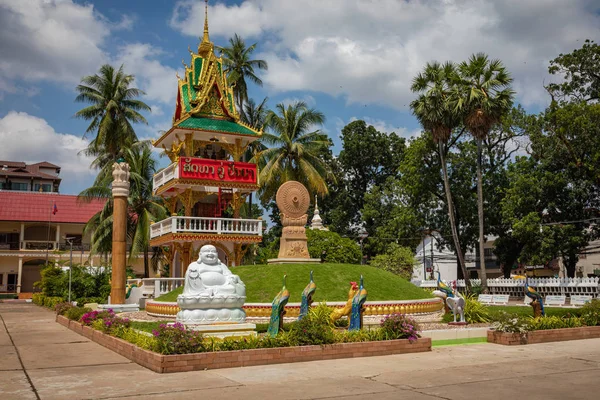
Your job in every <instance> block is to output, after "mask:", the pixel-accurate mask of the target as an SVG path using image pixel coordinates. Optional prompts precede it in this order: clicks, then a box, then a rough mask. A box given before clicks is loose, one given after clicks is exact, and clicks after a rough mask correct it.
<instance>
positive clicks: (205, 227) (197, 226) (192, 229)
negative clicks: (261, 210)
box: [150, 217, 262, 238]
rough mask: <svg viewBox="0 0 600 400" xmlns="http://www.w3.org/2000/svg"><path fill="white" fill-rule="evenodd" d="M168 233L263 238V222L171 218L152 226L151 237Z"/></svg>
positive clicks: (258, 220)
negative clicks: (237, 235)
mask: <svg viewBox="0 0 600 400" xmlns="http://www.w3.org/2000/svg"><path fill="white" fill-rule="evenodd" d="M167 233H214V234H219V235H220V234H240V235H257V236H262V220H260V219H240V218H208V217H170V218H167V219H164V220H162V221H160V222H157V223H155V224H152V226H151V227H150V237H151V238H156V237H159V236H162V235H166V234H167Z"/></svg>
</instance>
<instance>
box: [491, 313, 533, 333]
mask: <svg viewBox="0 0 600 400" xmlns="http://www.w3.org/2000/svg"><path fill="white" fill-rule="evenodd" d="M494 328H495V329H496V330H497V331H499V332H506V333H520V334H525V333H527V332H528V331H529V329H530V327H529V322H528V320H527V318H524V317H519V316H517V315H511V314H507V313H505V312H502V313H500V314H499V315H498V320H497V321H496V322H495V323H494Z"/></svg>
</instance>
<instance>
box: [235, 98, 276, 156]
mask: <svg viewBox="0 0 600 400" xmlns="http://www.w3.org/2000/svg"><path fill="white" fill-rule="evenodd" d="M268 100H269V98H268V97H265V98H264V99H263V101H262V102H261V103H260V104H258V105H257V104H256V102H255V101H254V99H248V101H247V102H246V103H245V104H244V108H243V110H241V111H240V114H241V115H240V116H241V118H242V121H243V122H244V123H246V124H248V125H250V126H251V127H252V128H254V129H257V130H263V129H264V127H265V123H266V121H267V115H268V111H269V110H268V109H267V101H268ZM264 149H266V147H265V146H264V145H263V144H262V142H261V141H260V140H255V141H254V142H252V143H250V144H249V145H248V148H247V149H246V154H244V159H245V160H250V159H252V158H253V157H254V156H255V155H256V154H258V153H259V152H260V151H262V150H264Z"/></svg>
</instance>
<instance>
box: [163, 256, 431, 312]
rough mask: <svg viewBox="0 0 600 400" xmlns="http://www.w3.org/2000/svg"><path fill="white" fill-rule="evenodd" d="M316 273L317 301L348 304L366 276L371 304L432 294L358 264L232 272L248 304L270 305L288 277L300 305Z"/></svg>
mask: <svg viewBox="0 0 600 400" xmlns="http://www.w3.org/2000/svg"><path fill="white" fill-rule="evenodd" d="M311 270H313V271H314V272H313V277H314V281H315V283H316V284H317V291H316V292H315V297H314V301H316V302H319V301H346V300H348V290H349V289H350V281H354V282H357V283H358V281H359V280H360V275H361V274H362V275H363V276H364V285H365V289H367V292H368V298H367V300H368V301H374V300H413V299H428V298H432V297H433V296H432V295H431V293H429V292H427V291H425V290H423V289H421V288H418V287H416V286H415V285H413V284H412V283H410V282H408V281H407V280H405V279H403V278H400V277H399V276H397V275H394V274H392V273H390V272H387V271H383V270H380V269H377V268H373V267H369V266H366V265H355V264H276V265H246V266H241V267H233V268H232V269H231V271H232V272H233V273H234V274H236V275H239V276H240V278H241V279H242V281H244V283H245V284H246V296H247V299H246V302H248V303H270V302H272V301H273V298H274V297H275V296H276V295H277V293H278V292H279V290H281V285H282V278H283V275H284V274H287V288H288V290H289V291H290V300H289V301H290V302H291V303H295V302H298V303H299V302H300V301H301V296H302V290H303V289H304V287H305V286H306V285H307V284H308V282H309V280H310V276H309V274H310V271H311ZM182 291H183V288H179V289H176V290H174V291H172V292H170V293H167V294H165V295H163V296H160V297H158V298H157V299H156V300H158V301H177V296H178V295H179V294H181V292H182Z"/></svg>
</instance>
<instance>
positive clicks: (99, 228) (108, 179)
mask: <svg viewBox="0 0 600 400" xmlns="http://www.w3.org/2000/svg"><path fill="white" fill-rule="evenodd" d="M124 159H125V161H126V162H127V163H128V164H129V167H130V171H129V172H130V177H129V179H130V184H131V186H130V189H129V198H128V202H129V206H128V208H129V213H128V221H127V237H128V240H129V241H130V242H131V245H132V246H131V250H130V253H129V257H130V258H129V259H130V260H131V259H132V258H133V257H136V256H137V255H138V254H139V253H140V252H142V253H143V255H144V275H145V276H146V277H149V275H150V258H149V245H150V244H149V241H150V235H149V232H150V225H151V224H152V223H153V222H155V221H158V220H161V219H163V218H164V217H165V214H166V210H165V208H164V207H163V205H162V201H161V199H160V198H159V197H156V196H154V195H153V194H152V178H153V176H154V173H155V172H156V161H155V160H154V158H153V157H152V150H151V146H150V143H148V142H137V143H136V144H134V145H133V147H131V148H128V149H126V150H125V152H124ZM111 183H112V176H110V175H105V176H104V177H103V179H102V180H101V181H100V182H96V183H95V184H94V186H92V187H90V188H88V189H85V190H84V191H82V192H81V193H80V194H79V198H80V199H81V200H83V201H89V200H91V199H94V198H104V199H106V200H107V201H106V203H105V205H104V207H103V209H102V210H100V211H99V212H98V213H96V214H95V215H94V216H92V218H91V219H90V220H89V221H88V223H87V224H86V225H85V227H84V232H90V231H91V232H93V233H92V249H91V253H99V254H108V253H109V252H111V251H112V210H113V202H112V191H111V189H110V185H111Z"/></svg>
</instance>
